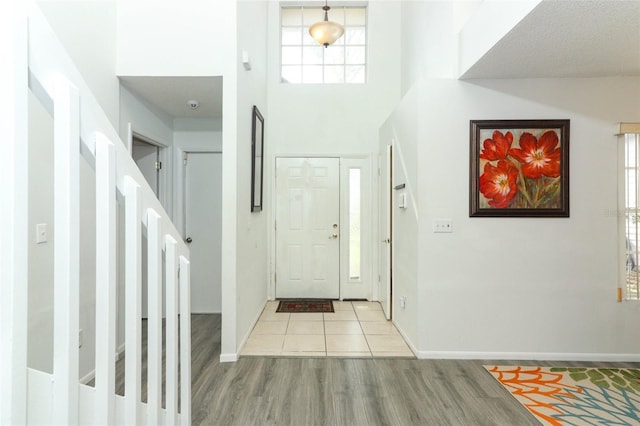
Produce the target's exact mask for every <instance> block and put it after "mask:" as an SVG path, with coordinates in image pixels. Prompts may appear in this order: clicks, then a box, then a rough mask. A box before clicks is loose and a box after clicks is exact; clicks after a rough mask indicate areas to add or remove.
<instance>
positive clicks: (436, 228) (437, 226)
mask: <svg viewBox="0 0 640 426" xmlns="http://www.w3.org/2000/svg"><path fill="white" fill-rule="evenodd" d="M433 232H434V233H449V232H453V223H452V222H451V219H433Z"/></svg>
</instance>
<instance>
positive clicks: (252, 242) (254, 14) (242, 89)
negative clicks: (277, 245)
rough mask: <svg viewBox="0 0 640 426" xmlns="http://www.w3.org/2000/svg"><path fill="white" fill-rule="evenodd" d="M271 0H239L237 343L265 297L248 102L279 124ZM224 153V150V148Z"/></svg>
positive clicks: (263, 229) (263, 230) (263, 239)
mask: <svg viewBox="0 0 640 426" xmlns="http://www.w3.org/2000/svg"><path fill="white" fill-rule="evenodd" d="M271 3H273V2H267V1H266V0H257V1H253V0H252V1H248V0H247V1H240V2H238V16H237V22H238V29H237V36H238V51H237V52H236V59H238V58H241V57H242V56H241V55H242V51H246V52H248V53H249V56H250V58H251V70H250V71H247V70H245V69H244V67H243V66H242V64H241V62H240V61H239V60H236V67H237V73H238V88H237V94H238V95H237V96H238V97H237V99H238V104H237V141H236V146H235V150H236V154H237V160H236V166H237V167H236V173H237V175H236V179H237V199H236V215H237V252H236V253H237V258H236V262H237V264H236V267H237V279H236V286H237V287H236V301H237V302H236V303H237V317H236V321H237V330H236V335H235V338H236V348H238V347H240V345H241V344H243V342H244V340H245V339H246V338H248V336H249V333H250V332H251V329H252V328H253V325H254V322H255V321H256V319H257V317H258V315H260V313H261V311H262V308H263V306H264V303H265V302H266V300H267V282H268V281H267V278H268V277H267V211H268V209H269V207H270V206H271V203H270V199H269V198H267V197H263V211H262V212H259V213H258V212H256V213H252V212H251V120H252V111H253V105H256V106H257V107H258V109H260V112H261V113H262V115H263V117H264V120H265V130H266V129H268V128H269V126H274V127H275V126H277V125H278V124H277V122H276V121H272V118H271V117H272V115H271V111H272V110H271V109H270V108H269V106H268V105H267V87H266V82H267V51H268V47H267V42H266V39H267V37H266V35H267V5H268V4H269V5H270V4H271ZM225 114H226V110H225ZM225 132H226V128H225ZM270 143H271V140H270V139H269V138H268V137H265V145H266V146H268V145H269V144H270ZM224 153H225V154H226V153H227V150H226V147H225V151H224ZM225 161H226V160H225ZM265 179H266V175H265ZM265 182H267V181H266V180H265ZM223 185H224V182H223ZM223 321H224V318H223Z"/></svg>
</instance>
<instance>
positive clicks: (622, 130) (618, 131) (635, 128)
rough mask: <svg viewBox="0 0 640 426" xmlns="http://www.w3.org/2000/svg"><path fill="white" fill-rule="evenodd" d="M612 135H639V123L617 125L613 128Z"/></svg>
mask: <svg viewBox="0 0 640 426" xmlns="http://www.w3.org/2000/svg"><path fill="white" fill-rule="evenodd" d="M613 133H614V134H615V135H616V136H620V135H625V134H629V133H640V123H617V124H616V125H615V127H614V128H613Z"/></svg>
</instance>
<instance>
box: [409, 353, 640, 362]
mask: <svg viewBox="0 0 640 426" xmlns="http://www.w3.org/2000/svg"><path fill="white" fill-rule="evenodd" d="M417 356H418V359H483V360H484V359H486V360H532V361H600V362H640V354H613V353H587V352H577V353H563V352H473V351H418V352H417Z"/></svg>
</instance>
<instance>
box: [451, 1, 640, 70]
mask: <svg viewBox="0 0 640 426" xmlns="http://www.w3.org/2000/svg"><path fill="white" fill-rule="evenodd" d="M638 75H640V0H615V1H614V0H545V1H543V2H541V3H540V4H539V5H538V6H536V7H535V8H534V9H533V10H532V11H531V12H530V13H529V14H528V15H527V16H526V17H525V18H524V19H522V20H521V21H520V22H519V23H518V24H517V25H516V26H515V27H514V28H513V29H512V30H511V31H510V32H509V33H507V34H506V35H505V36H504V37H503V38H502V39H501V40H500V41H499V42H498V43H496V44H495V45H494V46H493V47H492V48H491V49H489V51H488V52H487V53H486V54H484V56H482V58H480V59H479V60H478V61H477V62H476V63H475V64H474V65H472V66H471V67H469V69H468V70H467V71H466V72H464V73H463V74H462V75H461V78H463V79H473V78H545V77H549V78H554V77H555V78H557V77H608V76H638Z"/></svg>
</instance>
